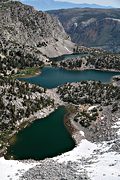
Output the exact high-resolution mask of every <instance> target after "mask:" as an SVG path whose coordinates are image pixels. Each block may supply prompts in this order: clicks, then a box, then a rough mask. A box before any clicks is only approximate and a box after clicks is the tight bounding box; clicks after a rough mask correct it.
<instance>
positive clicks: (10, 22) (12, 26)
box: [0, 1, 72, 56]
mask: <svg viewBox="0 0 120 180" xmlns="http://www.w3.org/2000/svg"><path fill="white" fill-rule="evenodd" d="M0 42H1V44H2V46H4V45H6V43H8V44H10V43H12V44H18V45H21V46H24V47H25V48H28V47H32V48H35V49H36V50H37V51H38V53H40V52H41V53H43V54H45V55H47V56H55V55H56V56H57V55H59V54H63V53H68V52H69V50H68V49H69V47H70V48H71V44H72V43H71V41H70V39H69V36H68V35H67V34H66V33H65V31H64V29H63V27H62V25H61V24H60V22H59V21H58V19H57V18H54V17H51V16H50V15H48V14H47V13H43V12H42V11H37V10H35V9H34V8H33V7H31V6H27V5H23V4H22V3H20V2H14V1H2V2H0Z"/></svg>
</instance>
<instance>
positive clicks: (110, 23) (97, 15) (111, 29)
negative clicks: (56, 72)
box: [49, 8, 120, 52]
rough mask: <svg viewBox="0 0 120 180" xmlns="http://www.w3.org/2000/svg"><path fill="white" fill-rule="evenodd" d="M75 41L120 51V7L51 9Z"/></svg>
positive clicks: (51, 12) (89, 45) (80, 43)
mask: <svg viewBox="0 0 120 180" xmlns="http://www.w3.org/2000/svg"><path fill="white" fill-rule="evenodd" d="M49 13H50V14H52V15H54V16H57V17H58V19H59V20H60V21H61V23H62V25H63V27H64V29H65V31H66V32H67V33H68V34H69V35H70V37H71V39H72V41H73V42H75V43H77V44H79V45H84V46H88V47H101V48H104V49H106V50H111V51H115V52H120V9H90V8H84V9H80V8H76V9H75V8H73V9H66V10H65V9H63V10H54V11H49Z"/></svg>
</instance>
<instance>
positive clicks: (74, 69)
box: [51, 66, 120, 73]
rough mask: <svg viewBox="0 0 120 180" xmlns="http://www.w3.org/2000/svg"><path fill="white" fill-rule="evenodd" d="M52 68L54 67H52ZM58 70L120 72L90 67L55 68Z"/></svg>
mask: <svg viewBox="0 0 120 180" xmlns="http://www.w3.org/2000/svg"><path fill="white" fill-rule="evenodd" d="M51 67H52V66H51ZM55 67H58V68H62V69H65V70H67V71H81V72H82V71H86V70H95V71H101V72H118V73H119V72H120V70H116V69H96V68H88V67H86V68H85V67H84V68H72V69H71V68H68V67H63V66H55Z"/></svg>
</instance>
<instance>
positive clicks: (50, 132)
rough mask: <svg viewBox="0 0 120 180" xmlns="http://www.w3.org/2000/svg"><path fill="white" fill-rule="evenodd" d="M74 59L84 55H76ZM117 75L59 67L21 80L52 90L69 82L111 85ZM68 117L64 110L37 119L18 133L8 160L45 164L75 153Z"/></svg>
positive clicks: (49, 68)
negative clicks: (72, 151) (57, 157)
mask: <svg viewBox="0 0 120 180" xmlns="http://www.w3.org/2000/svg"><path fill="white" fill-rule="evenodd" d="M69 56H70V55H64V56H63V57H62V59H63V58H64V59H66V60H67V58H68V57H69ZM71 56H73V55H71ZM74 56H81V55H79V54H77V55H74ZM56 60H59V61H60V60H61V59H60V57H58V59H56ZM115 75H120V73H119V72H108V71H96V70H84V71H75V70H73V71H71V70H65V69H62V68H58V67H44V68H42V70H41V74H40V75H37V76H34V77H29V78H20V79H21V80H24V81H26V82H29V83H31V84H36V85H39V86H42V87H44V88H48V89H52V88H55V87H57V86H60V85H63V84H65V83H68V82H69V83H71V82H80V81H85V80H96V81H101V82H103V83H108V82H110V81H111V78H112V77H113V76H115ZM66 113H67V111H66V109H65V107H59V108H58V109H57V110H55V111H54V112H53V113H51V114H50V115H49V116H48V117H46V118H43V119H37V120H35V121H34V122H32V123H31V124H29V125H28V126H27V127H26V128H24V129H22V130H21V131H19V132H18V134H16V135H15V136H14V137H13V139H14V141H13V142H12V143H11V145H10V146H9V147H8V150H7V157H13V159H17V160H24V159H35V160H42V159H45V158H48V157H54V156H57V155H60V154H62V153H64V152H67V151H70V150H72V149H73V148H74V147H75V142H74V140H73V139H72V137H71V134H70V133H69V131H68V130H67V128H66V126H65V124H64V117H65V114H66Z"/></svg>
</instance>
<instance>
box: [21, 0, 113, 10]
mask: <svg viewBox="0 0 120 180" xmlns="http://www.w3.org/2000/svg"><path fill="white" fill-rule="evenodd" d="M20 1H21V2H23V3H25V4H29V5H32V6H34V7H35V8H37V9H40V10H43V11H46V10H55V9H68V8H76V7H79V8H85V7H89V8H110V7H109V6H100V5H97V4H86V3H84V4H76V3H70V2H66V1H64V2H61V1H55V0H20Z"/></svg>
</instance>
